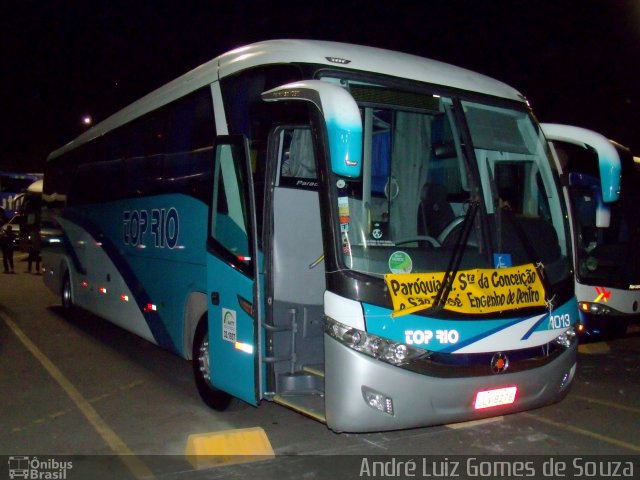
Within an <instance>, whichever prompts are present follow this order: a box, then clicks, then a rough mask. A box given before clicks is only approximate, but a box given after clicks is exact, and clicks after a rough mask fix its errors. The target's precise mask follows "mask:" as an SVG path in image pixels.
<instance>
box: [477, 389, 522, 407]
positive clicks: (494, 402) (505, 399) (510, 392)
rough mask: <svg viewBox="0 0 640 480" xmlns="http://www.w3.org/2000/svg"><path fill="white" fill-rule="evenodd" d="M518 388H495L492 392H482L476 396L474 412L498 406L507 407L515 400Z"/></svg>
mask: <svg viewBox="0 0 640 480" xmlns="http://www.w3.org/2000/svg"><path fill="white" fill-rule="evenodd" d="M517 391H518V387H506V388H496V389H494V390H483V391H481V392H478V393H477V394H476V403H475V408H476V410H481V409H483V408H489V407H497V406H498V405H509V404H511V403H513V402H514V401H515V399H516V392H517Z"/></svg>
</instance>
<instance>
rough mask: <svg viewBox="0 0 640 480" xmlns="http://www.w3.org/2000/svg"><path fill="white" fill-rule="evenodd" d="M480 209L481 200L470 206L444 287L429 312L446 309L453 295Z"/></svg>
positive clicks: (442, 286)
mask: <svg viewBox="0 0 640 480" xmlns="http://www.w3.org/2000/svg"><path fill="white" fill-rule="evenodd" d="M478 208H480V201H479V200H477V199H476V200H472V201H471V202H470V205H469V210H467V213H466V215H465V217H464V220H463V221H462V230H460V235H458V241H457V242H456V245H455V247H454V249H453V253H452V255H451V258H450V259H449V265H448V266H447V270H446V272H445V274H444V278H443V279H442V285H441V286H440V289H439V290H438V294H437V295H436V298H435V299H434V301H433V305H432V306H431V308H429V309H428V310H429V311H439V310H442V309H443V308H444V306H445V305H446V303H447V299H448V298H449V294H450V293H451V288H452V287H453V282H454V280H455V278H456V275H457V274H458V270H459V269H460V263H461V262H462V257H463V256H464V252H465V251H466V249H467V242H468V240H469V236H470V235H471V229H472V228H473V221H474V219H475V216H476V213H477V211H478Z"/></svg>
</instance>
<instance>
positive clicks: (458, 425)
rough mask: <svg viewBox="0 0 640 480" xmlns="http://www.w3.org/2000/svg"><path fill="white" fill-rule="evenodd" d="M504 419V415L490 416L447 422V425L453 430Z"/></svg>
mask: <svg viewBox="0 0 640 480" xmlns="http://www.w3.org/2000/svg"><path fill="white" fill-rule="evenodd" d="M502 420H504V417H502V416H500V417H489V418H481V419H479V420H469V421H468V422H459V423H447V424H446V425H445V427H447V428H450V429H451V430H461V429H463V428H471V427H477V426H478V425H486V424H487V423H495V422H501V421H502Z"/></svg>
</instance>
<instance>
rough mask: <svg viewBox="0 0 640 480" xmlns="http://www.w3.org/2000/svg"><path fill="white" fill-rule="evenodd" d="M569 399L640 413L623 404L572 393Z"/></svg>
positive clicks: (637, 409) (638, 409)
mask: <svg viewBox="0 0 640 480" xmlns="http://www.w3.org/2000/svg"><path fill="white" fill-rule="evenodd" d="M569 398H575V399H576V400H582V401H583V402H589V403H595V404H597V405H603V406H605V407H610V408H615V409H616V410H623V411H625V412H631V413H640V408H635V407H629V406H628V405H622V404H621V403H616V402H608V401H606V400H598V399H597V398H591V397H585V396H582V395H574V394H571V393H570V394H569Z"/></svg>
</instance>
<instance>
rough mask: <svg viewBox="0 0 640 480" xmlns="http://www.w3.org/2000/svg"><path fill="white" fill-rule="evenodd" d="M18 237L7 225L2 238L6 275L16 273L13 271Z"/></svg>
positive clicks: (0, 240) (0, 239)
mask: <svg viewBox="0 0 640 480" xmlns="http://www.w3.org/2000/svg"><path fill="white" fill-rule="evenodd" d="M15 240H16V236H15V234H14V233H13V230H11V226H9V225H7V226H6V227H5V229H4V233H3V234H2V236H1V238H0V242H1V243H2V264H3V265H4V273H15V271H14V269H13V245H14V242H15Z"/></svg>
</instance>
